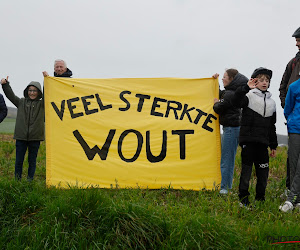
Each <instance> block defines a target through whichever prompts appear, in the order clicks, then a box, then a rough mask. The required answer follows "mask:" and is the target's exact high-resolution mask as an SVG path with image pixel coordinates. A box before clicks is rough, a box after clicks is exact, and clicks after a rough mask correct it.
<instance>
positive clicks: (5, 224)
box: [0, 138, 300, 249]
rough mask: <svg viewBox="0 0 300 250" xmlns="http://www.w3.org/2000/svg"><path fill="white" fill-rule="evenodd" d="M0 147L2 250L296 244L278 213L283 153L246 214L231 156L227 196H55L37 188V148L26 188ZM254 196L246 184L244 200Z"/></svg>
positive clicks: (10, 150) (85, 192)
mask: <svg viewBox="0 0 300 250" xmlns="http://www.w3.org/2000/svg"><path fill="white" fill-rule="evenodd" d="M0 144H1V145H0V146H1V147H0V159H1V162H0V165H1V166H0V173H1V179H0V190H1V192H0V230H1V231H0V232H1V233H0V247H1V248H2V249H44V248H46V249H71V248H72V249H259V248H260V249H273V248H274V245H272V244H271V243H272V242H276V241H278V240H276V239H282V238H278V237H282V236H286V237H287V236H294V237H300V228H299V219H300V212H299V213H298V212H293V213H291V214H282V213H281V212H279V211H278V206H279V205H280V203H281V201H280V199H279V195H280V194H281V193H282V192H283V191H284V180H283V177H284V176H285V161H286V148H280V149H279V150H278V151H279V152H278V155H277V157H276V158H275V159H272V160H271V168H270V178H269V183H268V187H267V194H266V198H267V199H266V201H265V202H264V203H260V202H258V203H255V208H253V209H252V210H246V209H243V208H240V207H239V205H238V197H237V186H238V176H239V172H240V157H239V156H238V157H237V158H236V171H235V179H234V187H233V191H232V193H231V194H230V195H228V196H220V195H219V194H218V191H205V190H204V191H200V192H198V191H191V190H173V189H160V190H142V189H97V188H89V189H76V188H71V189H69V190H60V189H56V188H48V189H47V188H46V187H45V146H44V144H42V146H41V150H40V152H39V156H38V167H37V175H36V179H35V181H34V182H33V183H28V182H27V181H26V180H24V181H21V182H16V181H14V180H13V172H14V167H13V166H14V157H15V156H14V154H15V152H14V142H13V141H12V140H11V139H9V138H8V140H7V141H1V142H0ZM3 159H4V160H3ZM24 168H25V169H24V170H27V166H26V165H25V167H24ZM24 179H25V178H24ZM254 189H255V182H251V188H250V191H251V194H252V197H253V195H254ZM253 203H254V202H253ZM271 237H273V238H271ZM276 237H277V238H276ZM274 239H275V241H274ZM276 247H277V248H282V249H283V248H284V249H287V248H291V249H293V248H297V247H299V245H298V244H297V243H290V244H279V245H276Z"/></svg>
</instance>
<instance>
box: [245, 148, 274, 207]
mask: <svg viewBox="0 0 300 250" xmlns="http://www.w3.org/2000/svg"><path fill="white" fill-rule="evenodd" d="M241 155H242V172H241V177H240V185H239V198H240V200H241V201H242V202H243V203H244V204H249V199H248V197H249V195H250V193H249V182H250V178H251V174H252V165H253V163H254V166H255V172H256V177H257V183H256V196H255V199H256V200H261V201H263V200H265V192H266V187H267V181H268V176H269V152H268V147H267V146H266V145H264V144H260V143H247V144H245V145H242V153H241Z"/></svg>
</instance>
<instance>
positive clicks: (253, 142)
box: [232, 67, 278, 206]
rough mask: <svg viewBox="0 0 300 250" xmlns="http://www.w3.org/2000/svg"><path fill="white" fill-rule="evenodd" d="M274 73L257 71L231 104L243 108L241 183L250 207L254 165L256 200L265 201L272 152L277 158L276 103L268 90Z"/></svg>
mask: <svg viewBox="0 0 300 250" xmlns="http://www.w3.org/2000/svg"><path fill="white" fill-rule="evenodd" d="M271 78H272V71H271V70H269V69H266V68H262V67H260V68H258V69H256V70H254V72H253V74H252V75H251V79H250V80H249V81H248V83H247V85H245V86H242V87H240V88H238V89H237V90H236V92H235V94H234V97H233V100H232V103H233V105H234V106H236V107H240V108H243V111H242V120H241V129H240V136H239V144H240V146H241V147H242V152H241V156H242V172H241V176H240V184H239V198H240V201H241V206H248V205H249V203H250V202H249V195H250V193H249V191H248V189H249V181H250V178H251V173H252V165H253V163H254V165H255V171H256V176H257V184H256V196H255V199H256V200H260V201H264V200H265V191H266V187H267V181H268V175H269V152H268V147H270V149H271V153H270V156H271V157H275V155H276V148H277V146H278V143H277V135H276V127H275V123H276V104H275V101H274V100H273V99H272V98H271V93H270V92H269V91H267V90H268V88H269V85H270V80H271Z"/></svg>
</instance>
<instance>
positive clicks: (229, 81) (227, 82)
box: [222, 72, 232, 87]
mask: <svg viewBox="0 0 300 250" xmlns="http://www.w3.org/2000/svg"><path fill="white" fill-rule="evenodd" d="M222 81H223V86H224V87H226V86H228V85H229V83H231V81H232V80H230V78H229V76H228V74H227V72H225V73H224V75H223V78H222Z"/></svg>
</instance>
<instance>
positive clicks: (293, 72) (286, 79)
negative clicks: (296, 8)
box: [279, 27, 300, 199]
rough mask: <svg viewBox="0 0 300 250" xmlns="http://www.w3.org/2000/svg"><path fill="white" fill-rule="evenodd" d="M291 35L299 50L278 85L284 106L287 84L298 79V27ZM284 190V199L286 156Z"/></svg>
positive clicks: (288, 172)
mask: <svg viewBox="0 0 300 250" xmlns="http://www.w3.org/2000/svg"><path fill="white" fill-rule="evenodd" d="M292 37H295V39H296V46H297V47H298V49H299V51H298V53H297V54H296V56H295V57H294V58H293V59H291V60H290V61H289V63H288V64H287V66H286V69H285V71H284V74H283V76H282V80H281V83H280V87H279V92H280V94H279V98H280V101H281V107H282V108H284V106H285V98H286V95H287V92H288V89H289V86H290V85H291V84H292V83H293V82H295V81H297V80H298V79H300V27H299V28H298V29H297V30H296V31H295V32H294V34H293V35H292ZM286 170H287V171H286V172H287V173H286V188H287V189H286V191H285V192H284V194H282V195H281V196H280V197H281V198H283V199H286V197H287V195H288V193H289V190H290V167H289V159H288V158H287V162H286Z"/></svg>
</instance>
